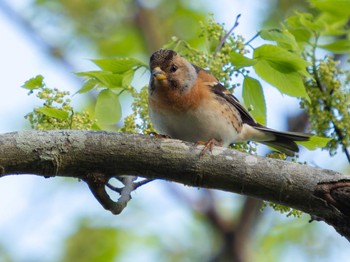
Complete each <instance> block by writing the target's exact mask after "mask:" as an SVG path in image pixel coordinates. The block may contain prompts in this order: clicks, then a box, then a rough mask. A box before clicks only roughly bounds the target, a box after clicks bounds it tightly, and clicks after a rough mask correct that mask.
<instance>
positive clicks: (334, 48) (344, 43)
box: [319, 7, 350, 54]
mask: <svg viewBox="0 0 350 262" xmlns="http://www.w3.org/2000/svg"><path fill="white" fill-rule="evenodd" d="M349 8H350V7H349ZM319 47H321V48H323V49H326V50H329V51H331V52H333V53H336V54H346V53H350V40H349V39H341V40H337V41H335V42H333V43H329V44H324V45H319Z"/></svg>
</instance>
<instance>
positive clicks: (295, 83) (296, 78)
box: [254, 61, 308, 98]
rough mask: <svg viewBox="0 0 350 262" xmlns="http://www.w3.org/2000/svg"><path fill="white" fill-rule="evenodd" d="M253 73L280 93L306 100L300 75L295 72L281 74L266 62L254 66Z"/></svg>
mask: <svg viewBox="0 0 350 262" xmlns="http://www.w3.org/2000/svg"><path fill="white" fill-rule="evenodd" d="M254 69H255V72H256V73H257V74H258V75H259V76H260V77H261V78H262V79H264V80H265V81H266V82H268V83H270V84H271V85H273V86H275V87H276V88H277V89H278V90H279V91H280V92H281V93H283V94H286V95H289V96H295V97H304V98H308V95H307V93H306V90H305V86H304V83H303V80H302V77H301V75H300V74H299V73H298V72H296V71H289V72H287V71H286V72H281V71H278V70H276V69H275V68H274V67H272V66H271V64H270V63H269V62H267V61H260V62H258V63H257V64H256V65H254Z"/></svg>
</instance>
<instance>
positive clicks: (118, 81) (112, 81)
mask: <svg viewBox="0 0 350 262" xmlns="http://www.w3.org/2000/svg"><path fill="white" fill-rule="evenodd" d="M76 75H78V76H83V77H88V78H92V79H95V80H96V81H98V82H100V84H101V86H104V87H107V88H116V87H121V86H122V84H123V75H121V74H113V73H111V72H106V71H89V72H80V73H77V74H76Z"/></svg>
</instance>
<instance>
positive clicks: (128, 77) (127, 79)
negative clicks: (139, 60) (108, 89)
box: [122, 70, 135, 87]
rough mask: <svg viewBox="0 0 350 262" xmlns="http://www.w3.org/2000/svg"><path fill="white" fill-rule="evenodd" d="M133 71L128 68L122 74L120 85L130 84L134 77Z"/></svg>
mask: <svg viewBox="0 0 350 262" xmlns="http://www.w3.org/2000/svg"><path fill="white" fill-rule="evenodd" d="M134 73H135V71H134V70H129V71H126V72H125V73H124V74H123V80H122V86H124V87H125V86H128V85H130V84H131V81H132V79H133V78H134Z"/></svg>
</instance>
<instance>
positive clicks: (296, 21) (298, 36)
mask: <svg viewBox="0 0 350 262" xmlns="http://www.w3.org/2000/svg"><path fill="white" fill-rule="evenodd" d="M301 15H302V14H300V13H298V14H297V15H293V16H290V17H288V18H287V19H286V25H287V28H288V31H289V32H290V33H291V34H292V35H293V36H294V37H295V40H296V41H297V42H298V43H307V42H308V41H309V39H310V37H311V36H312V33H311V30H310V29H309V28H306V27H304V25H302V23H301V22H300V16H301Z"/></svg>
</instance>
